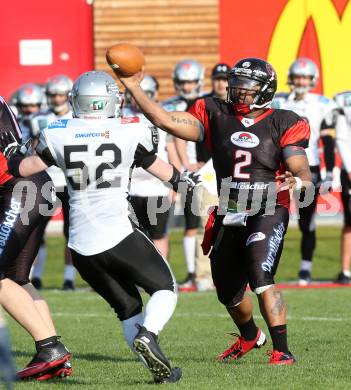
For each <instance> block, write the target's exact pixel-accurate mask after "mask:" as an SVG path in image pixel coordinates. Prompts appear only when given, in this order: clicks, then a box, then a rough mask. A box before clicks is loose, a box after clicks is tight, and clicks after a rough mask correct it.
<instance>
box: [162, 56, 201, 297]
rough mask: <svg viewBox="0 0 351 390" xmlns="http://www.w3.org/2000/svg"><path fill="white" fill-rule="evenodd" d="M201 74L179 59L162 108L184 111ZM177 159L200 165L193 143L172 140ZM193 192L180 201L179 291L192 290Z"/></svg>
mask: <svg viewBox="0 0 351 390" xmlns="http://www.w3.org/2000/svg"><path fill="white" fill-rule="evenodd" d="M204 77H205V69H204V67H203V66H202V65H201V64H200V63H199V62H197V61H195V60H191V59H190V60H183V61H181V62H179V63H178V64H177V65H176V66H175V68H174V71H173V76H172V78H173V85H174V89H175V90H176V91H177V93H178V95H177V96H174V97H172V98H170V99H167V100H165V101H164V102H163V103H162V105H163V107H164V109H165V110H166V111H186V110H187V109H188V108H189V107H190V106H191V105H192V104H193V103H194V101H195V100H196V99H197V98H198V97H199V96H201V93H202V86H203V82H204ZM174 142H175V145H176V149H177V152H178V154H179V158H180V161H181V163H182V165H183V166H184V168H185V169H187V170H189V171H192V172H196V171H197V170H198V169H199V168H200V167H201V165H202V164H198V161H197V148H196V144H195V142H191V141H189V142H185V141H184V140H182V139H178V138H175V139H174ZM192 198H193V192H192V191H189V192H188V193H187V195H186V199H185V200H181V203H182V205H183V207H184V217H185V231H184V237H183V248H184V257H185V263H186V266H187V270H188V275H187V276H186V279H185V280H184V282H183V283H181V284H180V285H179V290H180V291H195V290H196V280H195V279H196V275H195V252H196V233H197V229H198V227H199V222H200V220H199V217H198V216H197V215H195V213H194V212H193V211H192V209H191V200H192Z"/></svg>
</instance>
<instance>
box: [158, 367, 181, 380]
mask: <svg viewBox="0 0 351 390" xmlns="http://www.w3.org/2000/svg"><path fill="white" fill-rule="evenodd" d="M182 375H183V373H182V369H181V368H180V367H173V368H172V374H171V375H170V376H169V377H168V378H164V379H162V380H159V379H157V378H156V377H155V376H154V380H155V382H156V383H175V382H178V381H179V379H180V378H181V377H182Z"/></svg>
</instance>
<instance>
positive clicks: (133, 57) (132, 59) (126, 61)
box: [106, 43, 145, 76]
mask: <svg viewBox="0 0 351 390" xmlns="http://www.w3.org/2000/svg"><path fill="white" fill-rule="evenodd" d="M106 60H107V63H108V64H109V65H110V67H111V68H112V69H113V70H118V71H119V72H120V73H122V74H123V75H125V76H131V75H133V74H135V73H138V72H140V71H141V68H142V67H143V65H145V57H144V54H143V53H142V51H141V50H140V49H139V48H137V47H136V46H134V45H131V44H130V43H118V44H116V45H113V46H111V47H110V48H109V49H107V52H106Z"/></svg>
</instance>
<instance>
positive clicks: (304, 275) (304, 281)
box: [298, 270, 312, 286]
mask: <svg viewBox="0 0 351 390" xmlns="http://www.w3.org/2000/svg"><path fill="white" fill-rule="evenodd" d="M298 277H299V285H300V286H307V285H308V284H311V280H312V279H311V272H310V271H307V270H300V272H299V274H298Z"/></svg>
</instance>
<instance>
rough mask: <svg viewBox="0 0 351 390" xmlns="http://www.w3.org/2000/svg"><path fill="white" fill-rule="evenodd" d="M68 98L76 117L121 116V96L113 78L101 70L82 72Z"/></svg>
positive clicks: (102, 117)
mask: <svg viewBox="0 0 351 390" xmlns="http://www.w3.org/2000/svg"><path fill="white" fill-rule="evenodd" d="M69 100H70V103H71V106H72V109H73V116H74V117H76V118H97V119H104V118H114V117H119V116H121V104H122V98H121V94H120V91H119V88H118V86H117V84H116V83H115V81H114V79H113V78H112V77H111V76H110V75H109V74H107V73H105V72H102V71H91V72H86V73H83V74H82V75H80V76H79V77H78V79H77V80H76V81H75V83H74V85H73V88H72V92H71V93H70V94H69Z"/></svg>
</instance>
